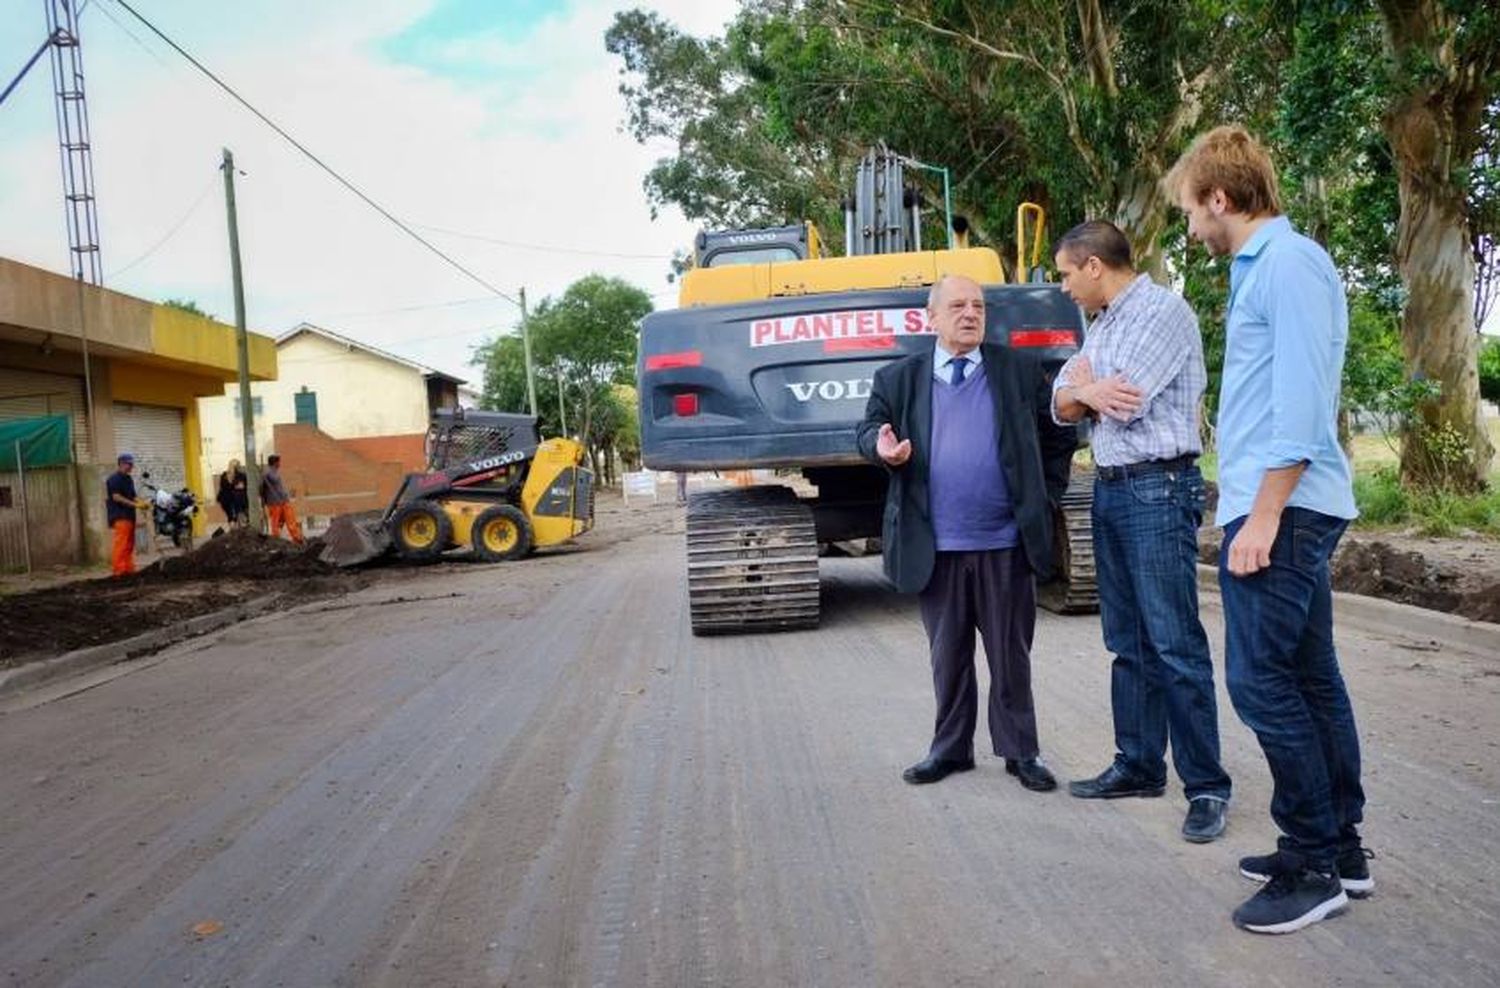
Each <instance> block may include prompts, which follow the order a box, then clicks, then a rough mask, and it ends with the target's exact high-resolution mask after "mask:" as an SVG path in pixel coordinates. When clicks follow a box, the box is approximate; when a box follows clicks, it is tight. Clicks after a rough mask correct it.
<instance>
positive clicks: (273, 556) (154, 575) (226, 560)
mask: <svg viewBox="0 0 1500 988" xmlns="http://www.w3.org/2000/svg"><path fill="white" fill-rule="evenodd" d="M322 548H323V543H322V540H320V539H312V540H311V541H309V542H308V543H307V544H306V545H304V546H299V545H296V544H294V543H292V542H288V541H286V540H285V539H273V538H271V537H270V536H267V535H262V534H261V533H260V532H255V531H251V530H250V529H246V528H242V529H237V530H235V531H232V532H228V533H226V534H224V535H221V536H219V537H218V538H214V539H209V540H208V541H207V542H205V543H203V544H202V545H200V546H199V547H198V548H196V549H194V550H193V551H192V552H188V553H184V554H183V555H181V556H168V557H167V558H165V559H162V560H161V561H159V562H156V563H152V564H151V565H150V566H148V567H146V568H145V569H143V570H141V574H140V575H141V579H143V580H158V579H167V580H199V579H208V578H213V577H224V576H233V577H240V578H244V579H250V580H262V579H282V578H285V577H288V576H320V575H322V574H325V573H332V572H334V571H335V568H334V567H333V566H330V565H328V564H327V563H324V562H321V561H320V560H319V559H318V553H319V552H320V551H321V550H322Z"/></svg>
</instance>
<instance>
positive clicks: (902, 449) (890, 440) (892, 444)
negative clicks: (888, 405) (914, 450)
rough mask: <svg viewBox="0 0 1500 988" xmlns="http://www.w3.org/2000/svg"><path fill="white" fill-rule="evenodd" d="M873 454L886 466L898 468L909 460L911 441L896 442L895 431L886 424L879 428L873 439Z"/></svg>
mask: <svg viewBox="0 0 1500 988" xmlns="http://www.w3.org/2000/svg"><path fill="white" fill-rule="evenodd" d="M875 453H876V455H878V456H879V457H880V458H881V459H882V460H884V461H885V462H886V464H887V465H888V466H893V467H899V466H901V465H902V464H904V463H905V462H906V461H907V460H909V459H911V440H910V439H902V440H901V441H899V442H898V441H897V440H896V430H895V429H892V428H891V424H890V423H889V422H887V423H886V424H885V425H882V426H881V427H880V433H879V435H877V436H876V437H875Z"/></svg>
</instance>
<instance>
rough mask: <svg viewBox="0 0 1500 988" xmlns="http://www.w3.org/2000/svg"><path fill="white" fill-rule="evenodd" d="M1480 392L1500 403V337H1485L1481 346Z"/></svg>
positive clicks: (1490, 399)
mask: <svg viewBox="0 0 1500 988" xmlns="http://www.w3.org/2000/svg"><path fill="white" fill-rule="evenodd" d="M1479 394H1480V397H1482V398H1483V399H1484V400H1485V401H1493V402H1495V403H1496V404H1497V405H1500V337H1494V336H1487V337H1485V339H1484V344H1483V345H1482V346H1481V347H1480V348H1479Z"/></svg>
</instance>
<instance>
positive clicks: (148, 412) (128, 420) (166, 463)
mask: <svg viewBox="0 0 1500 988" xmlns="http://www.w3.org/2000/svg"><path fill="white" fill-rule="evenodd" d="M115 449H117V450H119V451H120V452H122V453H123V452H131V453H134V454H135V475H136V476H137V477H139V476H141V475H142V474H143V473H146V472H147V471H150V473H151V483H153V484H155V485H156V486H157V487H161V488H163V489H166V490H173V491H175V490H177V489H178V488H181V487H186V486H187V467H186V464H185V463H184V456H183V442H182V409H180V408H159V407H157V406H156V405H133V404H131V403H129V402H124V401H117V402H115Z"/></svg>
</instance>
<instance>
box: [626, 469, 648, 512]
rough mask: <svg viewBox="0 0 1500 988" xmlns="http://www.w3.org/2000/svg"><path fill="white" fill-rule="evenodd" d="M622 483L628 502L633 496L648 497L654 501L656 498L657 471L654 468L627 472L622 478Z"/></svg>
mask: <svg viewBox="0 0 1500 988" xmlns="http://www.w3.org/2000/svg"><path fill="white" fill-rule="evenodd" d="M620 484H621V487H623V488H624V491H625V502H626V503H627V504H628V503H630V499H631V498H633V497H634V498H643V497H648V498H650V499H651V500H653V501H655V500H656V473H655V472H654V471H652V470H641V471H638V472H636V473H626V474H625V475H623V476H622V477H621V478H620Z"/></svg>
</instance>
